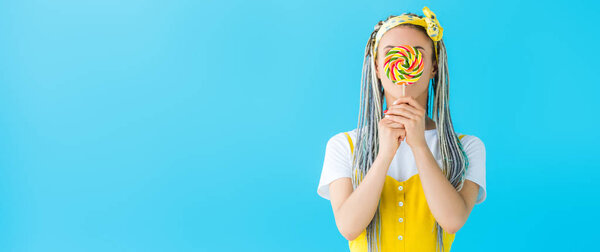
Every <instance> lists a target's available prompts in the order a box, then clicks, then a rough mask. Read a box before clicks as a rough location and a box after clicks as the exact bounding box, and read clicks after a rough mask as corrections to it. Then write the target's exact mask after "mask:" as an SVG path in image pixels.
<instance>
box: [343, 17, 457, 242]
mask: <svg viewBox="0 0 600 252" xmlns="http://www.w3.org/2000/svg"><path fill="white" fill-rule="evenodd" d="M404 15H410V16H414V17H419V18H423V16H421V15H416V14H413V13H405V14H404ZM393 17H395V15H391V16H389V17H388V18H387V19H386V20H385V21H387V20H389V19H390V18H393ZM385 21H379V22H378V23H377V25H375V27H374V31H373V32H372V33H371V36H370V37H369V40H368V42H367V45H366V48H365V57H364V61H363V68H362V76H361V92H360V110H359V116H358V127H357V143H356V145H355V148H356V149H355V151H354V154H355V155H354V156H353V159H352V186H353V189H356V188H357V187H358V185H359V184H360V182H361V181H362V179H363V177H364V176H365V174H366V173H367V172H368V171H369V169H370V167H371V165H372V164H373V162H374V161H375V158H376V157H377V154H378V152H379V139H378V127H377V126H378V123H379V121H380V120H381V119H382V118H383V111H382V110H383V99H384V89H383V86H382V84H381V80H380V79H378V78H377V75H376V72H375V60H376V59H374V58H373V55H372V51H373V46H374V42H375V36H376V34H377V32H378V31H379V28H381V26H382V25H383V23H384V22H385ZM398 26H410V27H413V28H416V29H419V30H421V31H423V32H424V33H425V34H427V31H426V30H425V28H424V27H422V26H419V25H414V24H409V23H405V24H400V25H398ZM432 42H433V43H435V42H434V41H432ZM375 49H377V48H375ZM437 55H438V59H439V60H435V54H434V55H433V56H434V60H433V62H435V63H437V69H438V70H437V72H436V74H435V76H434V78H433V81H432V82H431V88H429V92H428V95H427V109H426V110H427V115H428V116H430V115H433V116H432V119H433V120H434V121H435V123H436V130H437V133H438V136H439V137H438V141H439V146H440V152H441V155H442V167H441V170H442V173H443V174H444V176H445V177H446V178H447V179H448V181H450V183H451V184H452V185H453V186H454V187H455V188H456V189H457V190H461V189H462V186H463V184H464V176H465V172H466V169H467V167H468V164H469V162H468V159H467V156H466V153H465V151H464V149H463V146H462V144H461V143H460V140H459V139H458V137H457V134H456V133H455V132H454V128H453V125H452V120H451V118H450V108H449V103H448V100H449V92H448V86H449V78H448V62H447V55H446V47H445V45H444V41H443V39H442V40H440V41H438V46H437ZM430 93H431V94H430ZM432 96H433V98H432V99H430V97H432ZM431 103H433V106H431V105H430V104H431ZM430 110H431V111H430ZM380 203H381V199H380V201H379V202H378V204H377V209H376V211H375V215H374V216H373V219H372V220H371V222H370V223H369V225H368V226H367V228H366V238H367V244H368V251H369V252H374V251H380V250H381V249H380V248H379V243H380V242H381V216H380V213H379V212H380V211H379V207H380ZM434 228H435V230H436V235H437V245H436V249H438V250H439V251H444V242H443V235H444V233H443V229H442V227H441V226H440V225H439V223H438V222H437V220H436V221H435V226H434Z"/></svg>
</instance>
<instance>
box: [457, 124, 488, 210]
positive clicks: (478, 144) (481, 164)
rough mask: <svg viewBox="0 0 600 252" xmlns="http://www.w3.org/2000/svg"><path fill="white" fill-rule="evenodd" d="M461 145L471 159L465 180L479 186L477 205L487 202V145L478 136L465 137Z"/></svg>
mask: <svg viewBox="0 0 600 252" xmlns="http://www.w3.org/2000/svg"><path fill="white" fill-rule="evenodd" d="M461 143H462V145H463V148H464V150H465V152H466V153H467V157H468V158H469V167H468V168H467V171H466V172H465V179H468V180H471V181H473V182H475V183H476V184H478V185H479V193H478V194H477V200H476V201H475V204H480V203H481V202H483V201H484V200H485V197H486V189H485V145H484V144H483V142H482V141H481V139H479V138H478V137H476V136H471V135H465V136H464V137H463V138H462V139H461Z"/></svg>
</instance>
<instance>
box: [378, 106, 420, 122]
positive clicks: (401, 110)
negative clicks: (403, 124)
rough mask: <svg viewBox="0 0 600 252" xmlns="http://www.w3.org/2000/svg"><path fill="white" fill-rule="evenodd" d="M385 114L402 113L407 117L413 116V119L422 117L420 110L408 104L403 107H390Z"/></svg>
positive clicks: (401, 114)
mask: <svg viewBox="0 0 600 252" xmlns="http://www.w3.org/2000/svg"><path fill="white" fill-rule="evenodd" d="M401 105H405V104H401ZM385 114H386V115H400V116H404V117H406V118H411V119H417V118H419V117H420V115H419V112H418V111H416V109H415V108H413V107H410V106H408V105H407V106H403V107H393V108H389V109H388V111H387V112H386V113H385Z"/></svg>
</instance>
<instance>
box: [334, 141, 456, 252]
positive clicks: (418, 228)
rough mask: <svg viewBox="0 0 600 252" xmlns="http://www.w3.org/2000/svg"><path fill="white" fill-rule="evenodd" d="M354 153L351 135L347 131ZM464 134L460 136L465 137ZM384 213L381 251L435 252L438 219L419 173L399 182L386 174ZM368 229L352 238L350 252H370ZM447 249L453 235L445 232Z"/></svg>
mask: <svg viewBox="0 0 600 252" xmlns="http://www.w3.org/2000/svg"><path fill="white" fill-rule="evenodd" d="M344 133H345V134H346V137H347V138H348V141H349V142H350V150H352V153H353V152H354V146H353V144H352V138H350V135H349V134H348V133H347V132H344ZM463 136H464V135H461V136H459V138H462V137H463ZM379 211H380V216H381V243H380V244H379V247H380V248H381V252H392V251H393V252H405V251H406V252H435V251H436V241H437V237H436V232H435V219H434V217H433V215H432V214H431V211H430V210H429V206H428V204H427V200H426V199H425V193H424V192H423V187H422V186H421V179H419V174H418V173H417V174H415V175H413V176H412V177H410V178H409V179H407V180H405V181H403V182H400V181H398V180H396V179H394V178H393V177H392V176H390V175H386V177H385V182H384V184H383V191H382V192H381V202H380V206H379ZM366 234H367V232H366V229H365V230H363V232H362V233H361V234H360V236H358V237H357V238H356V239H354V240H352V241H348V245H349V247H350V251H351V252H367V251H368V249H367V247H368V246H367V237H366ZM443 240H444V251H445V252H447V251H450V247H451V246H452V242H453V241H454V234H449V233H446V231H444V237H443Z"/></svg>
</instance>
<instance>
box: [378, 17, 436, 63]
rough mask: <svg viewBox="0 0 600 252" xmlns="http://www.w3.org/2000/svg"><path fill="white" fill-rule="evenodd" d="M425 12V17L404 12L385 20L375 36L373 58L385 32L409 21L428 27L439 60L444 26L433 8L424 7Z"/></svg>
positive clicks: (428, 33)
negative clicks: (438, 51) (439, 47)
mask: <svg viewBox="0 0 600 252" xmlns="http://www.w3.org/2000/svg"><path fill="white" fill-rule="evenodd" d="M423 13H424V14H425V17H423V18H419V17H411V16H409V15H406V14H402V15H400V16H396V17H393V18H390V19H388V20H387V21H385V22H384V23H383V24H382V25H381V28H379V31H377V35H376V36H375V44H374V46H373V52H372V54H373V59H375V57H376V56H377V46H378V44H379V39H381V37H383V34H385V32H387V31H388V30H389V29H392V28H394V27H395V26H397V25H399V24H404V23H409V24H415V25H419V26H423V27H425V29H427V35H428V36H429V37H430V38H431V40H433V48H434V52H433V53H434V54H435V59H436V60H437V57H438V56H437V44H438V43H437V42H438V41H440V40H441V39H442V35H443V31H444V28H442V26H440V23H439V22H438V20H437V19H436V17H435V14H434V13H433V12H432V11H431V10H429V8H427V6H425V7H423Z"/></svg>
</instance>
